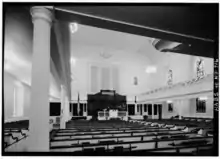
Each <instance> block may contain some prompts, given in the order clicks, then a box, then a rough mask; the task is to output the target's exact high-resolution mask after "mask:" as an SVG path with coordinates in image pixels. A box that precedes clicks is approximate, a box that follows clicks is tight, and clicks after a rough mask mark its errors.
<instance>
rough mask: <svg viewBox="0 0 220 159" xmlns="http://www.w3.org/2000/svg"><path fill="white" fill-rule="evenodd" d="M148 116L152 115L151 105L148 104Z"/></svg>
mask: <svg viewBox="0 0 220 159" xmlns="http://www.w3.org/2000/svg"><path fill="white" fill-rule="evenodd" d="M148 115H152V104H148Z"/></svg>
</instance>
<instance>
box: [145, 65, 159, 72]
mask: <svg viewBox="0 0 220 159" xmlns="http://www.w3.org/2000/svg"><path fill="white" fill-rule="evenodd" d="M145 71H146V73H156V72H157V68H156V67H155V66H148V67H147V68H146V70H145Z"/></svg>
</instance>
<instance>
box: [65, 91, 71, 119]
mask: <svg viewBox="0 0 220 159" xmlns="http://www.w3.org/2000/svg"><path fill="white" fill-rule="evenodd" d="M65 112H66V122H68V121H69V120H70V107H69V98H68V96H67V95H66V96H65Z"/></svg>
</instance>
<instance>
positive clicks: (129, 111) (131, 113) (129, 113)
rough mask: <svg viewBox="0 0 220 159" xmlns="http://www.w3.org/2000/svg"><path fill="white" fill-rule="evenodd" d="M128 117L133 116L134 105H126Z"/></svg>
mask: <svg viewBox="0 0 220 159" xmlns="http://www.w3.org/2000/svg"><path fill="white" fill-rule="evenodd" d="M128 115H134V105H133V104H128Z"/></svg>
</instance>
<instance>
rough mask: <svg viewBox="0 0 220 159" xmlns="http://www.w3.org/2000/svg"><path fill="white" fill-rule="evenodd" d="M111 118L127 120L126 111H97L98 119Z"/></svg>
mask: <svg viewBox="0 0 220 159" xmlns="http://www.w3.org/2000/svg"><path fill="white" fill-rule="evenodd" d="M111 119H121V120H125V121H127V120H128V112H126V111H119V110H114V109H110V110H109V111H106V110H104V111H99V112H98V120H111Z"/></svg>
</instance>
